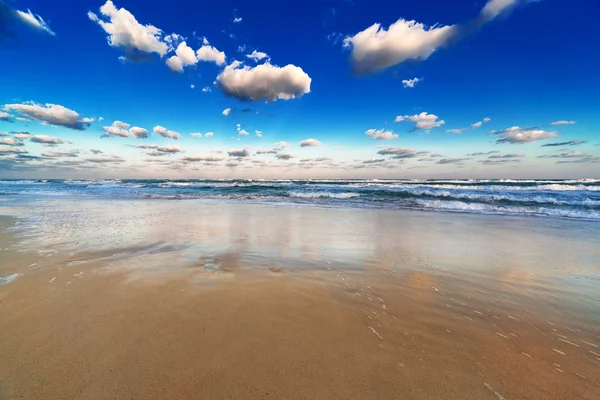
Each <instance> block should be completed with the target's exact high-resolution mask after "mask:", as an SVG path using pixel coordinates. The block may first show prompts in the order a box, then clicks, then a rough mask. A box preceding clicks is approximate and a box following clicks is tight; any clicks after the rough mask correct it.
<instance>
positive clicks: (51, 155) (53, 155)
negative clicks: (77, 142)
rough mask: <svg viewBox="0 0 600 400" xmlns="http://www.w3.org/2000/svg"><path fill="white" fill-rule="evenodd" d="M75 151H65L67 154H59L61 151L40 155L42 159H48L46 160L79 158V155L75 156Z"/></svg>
mask: <svg viewBox="0 0 600 400" xmlns="http://www.w3.org/2000/svg"><path fill="white" fill-rule="evenodd" d="M77 153H78V152H77V151H67V152H61V151H48V152H45V153H42V157H48V158H63V157H70V158H74V157H79V154H77Z"/></svg>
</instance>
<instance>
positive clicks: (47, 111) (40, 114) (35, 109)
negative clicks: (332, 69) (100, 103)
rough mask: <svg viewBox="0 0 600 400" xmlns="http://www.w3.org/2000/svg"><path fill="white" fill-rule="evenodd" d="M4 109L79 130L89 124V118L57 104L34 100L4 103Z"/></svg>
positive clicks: (50, 123)
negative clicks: (81, 116) (41, 102)
mask: <svg viewBox="0 0 600 400" xmlns="http://www.w3.org/2000/svg"><path fill="white" fill-rule="evenodd" d="M4 111H15V112H17V113H19V114H21V115H22V116H24V117H27V118H29V119H32V120H35V121H38V122H41V123H43V124H48V125H54V126H62V127H65V128H70V129H75V130H80V131H82V130H85V129H86V128H88V127H89V126H90V125H91V124H90V119H89V118H80V116H79V114H78V113H77V112H75V111H73V110H70V109H68V108H66V107H63V106H61V105H58V104H38V103H34V102H25V103H22V104H5V105H4Z"/></svg>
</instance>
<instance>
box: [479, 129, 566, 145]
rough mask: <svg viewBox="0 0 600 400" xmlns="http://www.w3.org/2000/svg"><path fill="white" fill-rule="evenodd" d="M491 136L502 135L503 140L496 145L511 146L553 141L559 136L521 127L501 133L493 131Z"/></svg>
mask: <svg viewBox="0 0 600 400" xmlns="http://www.w3.org/2000/svg"><path fill="white" fill-rule="evenodd" d="M490 134H492V135H501V138H500V139H498V140H496V143H511V144H523V143H530V142H533V141H536V140H544V139H551V138H554V137H557V136H558V134H557V133H556V132H546V131H544V130H541V129H536V128H528V129H523V128H521V127H519V126H513V127H510V128H507V129H503V130H500V131H491V132H490Z"/></svg>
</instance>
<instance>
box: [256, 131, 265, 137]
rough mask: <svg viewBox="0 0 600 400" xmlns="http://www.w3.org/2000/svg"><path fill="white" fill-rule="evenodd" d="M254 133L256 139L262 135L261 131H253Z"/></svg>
mask: <svg viewBox="0 0 600 400" xmlns="http://www.w3.org/2000/svg"><path fill="white" fill-rule="evenodd" d="M254 133H256V136H258V137H262V135H263V133H262V131H254Z"/></svg>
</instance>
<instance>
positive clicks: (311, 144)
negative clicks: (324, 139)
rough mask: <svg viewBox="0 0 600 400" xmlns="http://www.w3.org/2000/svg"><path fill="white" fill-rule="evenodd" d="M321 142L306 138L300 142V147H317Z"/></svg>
mask: <svg viewBox="0 0 600 400" xmlns="http://www.w3.org/2000/svg"><path fill="white" fill-rule="evenodd" d="M320 144H321V142H319V141H318V140H316V139H306V140H303V141H301V142H300V147H315V146H319V145H320Z"/></svg>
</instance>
